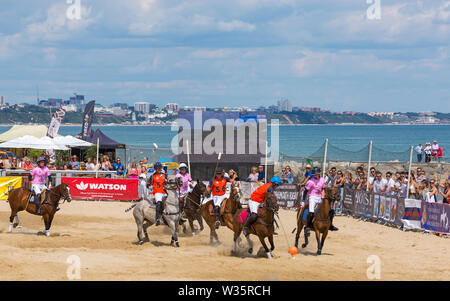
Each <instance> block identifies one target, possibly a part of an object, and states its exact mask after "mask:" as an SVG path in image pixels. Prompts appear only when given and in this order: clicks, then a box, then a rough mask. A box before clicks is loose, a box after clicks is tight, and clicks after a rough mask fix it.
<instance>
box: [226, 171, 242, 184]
mask: <svg viewBox="0 0 450 301" xmlns="http://www.w3.org/2000/svg"><path fill="white" fill-rule="evenodd" d="M228 175H229V177H230V183H233V182H238V181H239V176H238V174H237V173H236V172H235V171H234V170H233V169H230V170H229V171H228Z"/></svg>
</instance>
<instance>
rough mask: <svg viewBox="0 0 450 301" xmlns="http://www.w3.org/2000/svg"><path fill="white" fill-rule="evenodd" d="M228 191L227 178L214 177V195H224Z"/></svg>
mask: <svg viewBox="0 0 450 301" xmlns="http://www.w3.org/2000/svg"><path fill="white" fill-rule="evenodd" d="M226 192H227V180H226V179H225V178H222V179H220V180H219V179H217V178H214V181H213V182H212V195H224V194H225V193H226Z"/></svg>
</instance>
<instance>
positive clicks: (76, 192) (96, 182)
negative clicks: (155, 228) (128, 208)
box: [61, 178, 139, 200]
mask: <svg viewBox="0 0 450 301" xmlns="http://www.w3.org/2000/svg"><path fill="white" fill-rule="evenodd" d="M61 181H62V182H63V183H67V184H68V185H69V188H70V194H71V196H72V198H74V199H104V200H137V199H138V185H139V182H138V180H137V179H109V178H62V179H61Z"/></svg>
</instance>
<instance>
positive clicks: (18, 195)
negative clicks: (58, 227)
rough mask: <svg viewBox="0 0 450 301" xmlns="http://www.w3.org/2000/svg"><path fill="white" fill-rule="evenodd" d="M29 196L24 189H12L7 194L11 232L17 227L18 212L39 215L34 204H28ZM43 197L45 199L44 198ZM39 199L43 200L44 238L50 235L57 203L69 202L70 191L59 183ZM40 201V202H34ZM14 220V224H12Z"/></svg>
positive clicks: (63, 184)
mask: <svg viewBox="0 0 450 301" xmlns="http://www.w3.org/2000/svg"><path fill="white" fill-rule="evenodd" d="M30 194H31V191H30V190H29V189H26V188H24V187H20V188H16V189H13V190H11V191H10V192H9V196H8V202H9V206H10V207H11V216H10V217H9V230H8V232H11V231H12V228H13V227H14V228H15V227H17V226H18V225H19V217H18V215H17V213H18V212H20V211H23V210H25V211H27V212H28V213H31V214H33V215H39V214H38V213H37V207H36V204H35V203H30V202H29V200H30ZM44 195H46V196H45V198H44ZM41 199H45V200H44V202H42V205H41V210H42V211H41V212H42V214H41V215H42V217H43V219H44V224H45V231H44V234H45V235H46V236H49V235H50V227H51V225H52V221H53V217H54V216H55V213H56V211H58V205H59V201H60V200H61V199H64V201H67V202H70V201H71V200H72V198H71V197H70V189H69V186H68V185H67V183H61V184H59V185H58V186H55V187H53V188H51V189H46V190H44V192H43V193H42V194H41ZM36 201H41V200H35V202H36ZM14 219H15V220H16V223H14V224H13V221H14Z"/></svg>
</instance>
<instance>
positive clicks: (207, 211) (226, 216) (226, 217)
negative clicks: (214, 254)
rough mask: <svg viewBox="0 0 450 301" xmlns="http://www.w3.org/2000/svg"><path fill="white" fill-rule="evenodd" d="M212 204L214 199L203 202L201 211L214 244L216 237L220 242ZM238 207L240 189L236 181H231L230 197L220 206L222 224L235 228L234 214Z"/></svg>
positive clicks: (217, 241)
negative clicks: (212, 212)
mask: <svg viewBox="0 0 450 301" xmlns="http://www.w3.org/2000/svg"><path fill="white" fill-rule="evenodd" d="M212 205H213V201H212V200H210V201H208V202H206V203H204V204H202V206H201V209H200V212H201V214H202V216H203V218H204V219H205V221H206V223H207V224H208V226H209V229H210V234H209V241H210V243H211V244H213V240H214V239H215V240H216V243H220V241H219V237H218V236H217V232H216V226H215V223H216V217H215V216H214V215H213V214H211V211H212V207H213V206H212ZM238 208H240V197H239V189H238V187H236V185H235V184H234V183H231V191H230V197H228V198H226V199H224V200H223V202H222V206H221V208H220V223H221V225H222V226H227V227H228V228H230V229H231V230H233V216H234V213H235V212H236V211H237V210H238Z"/></svg>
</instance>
